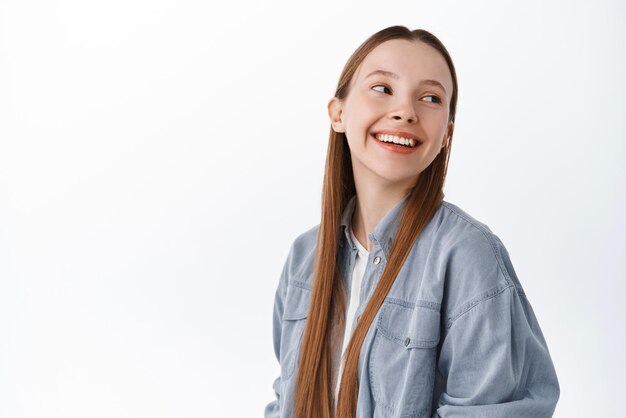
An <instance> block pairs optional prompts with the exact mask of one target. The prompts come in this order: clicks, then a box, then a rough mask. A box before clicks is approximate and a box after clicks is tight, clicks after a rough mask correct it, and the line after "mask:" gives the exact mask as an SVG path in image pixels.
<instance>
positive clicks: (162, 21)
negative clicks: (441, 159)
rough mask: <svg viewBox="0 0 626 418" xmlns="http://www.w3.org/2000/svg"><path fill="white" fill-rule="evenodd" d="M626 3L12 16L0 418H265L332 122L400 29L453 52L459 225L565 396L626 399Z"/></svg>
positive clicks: (5, 15)
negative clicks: (476, 228)
mask: <svg viewBox="0 0 626 418" xmlns="http://www.w3.org/2000/svg"><path fill="white" fill-rule="evenodd" d="M625 17H626V9H625V7H624V4H623V3H622V2H618V1H616V0H615V1H608V0H606V1H596V2H589V1H552V2H550V1H524V2H519V1H518V2H506V1H495V0H494V1H479V2H476V1H446V2H433V1H428V2H427V1H415V0H411V1H389V2H385V3H383V2H368V1H363V0H359V1H350V2H337V1H317V2H310V3H302V2H293V1H282V2H275V1H273V2H272V1H269V2H268V1H247V2H236V1H235V2H232V3H228V4H226V3H224V4H220V5H214V4H212V3H211V2H207V1H196V2H191V1H174V0H157V1H154V0H151V1H137V0H131V1H129V0H123V1H121V0H113V1H106V2H104V1H100V2H84V1H39V2H36V1H24V0H22V1H17V0H13V1H8V0H1V1H0V416H1V417H6V418H21V417H63V418H71V417H76V418H84V417H107V418H109V417H116V418H122V417H152V418H157V417H185V418H187V417H237V418H240V417H254V416H262V414H263V409H264V407H265V404H267V403H268V402H269V401H271V400H272V397H273V391H272V388H271V383H272V382H273V379H274V378H275V377H276V376H278V373H279V366H278V362H277V360H276V359H275V358H274V353H273V348H272V337H271V333H272V330H271V319H272V304H273V297H274V291H275V288H276V285H277V280H278V276H279V273H280V270H281V267H282V264H283V262H284V260H285V257H286V256H287V251H288V248H289V245H290V244H291V242H292V240H293V239H294V238H295V237H296V236H297V235H298V234H299V233H301V232H303V231H304V230H306V229H308V228H310V227H311V226H313V225H315V224H317V223H318V222H319V216H320V198H321V182H322V174H323V165H324V160H325V153H326V146H327V141H328V132H329V127H330V124H329V120H328V116H327V113H326V104H327V102H328V100H329V99H330V97H331V96H332V94H333V92H334V89H335V86H336V83H337V80H338V77H339V73H340V71H341V69H342V68H343V65H344V63H345V62H346V60H347V59H348V57H349V55H350V54H351V53H352V51H353V50H354V49H355V48H356V47H357V46H358V45H359V44H360V43H361V42H363V41H364V40H365V39H366V38H367V37H368V36H369V35H371V34H373V33H374V32H376V31H378V30H380V29H382V28H384V27H387V26H391V25H395V24H401V25H406V26H408V27H409V28H410V29H415V28H423V29H427V30H429V31H431V32H433V33H434V34H435V35H436V36H438V37H439V38H440V39H441V40H442V41H443V42H444V44H445V45H446V47H447V48H448V50H449V51H450V53H451V55H452V58H453V60H454V62H455V64H456V69H457V73H458V80H459V102H458V109H457V118H456V126H455V133H454V140H453V146H452V157H451V161H450V164H451V166H450V169H449V176H448V179H447V183H446V189H445V191H446V200H448V201H450V202H452V203H455V204H457V205H459V206H460V207H461V208H463V209H464V210H466V211H467V212H468V213H470V214H471V215H473V216H474V217H476V218H477V219H479V220H480V221H482V222H484V223H486V224H487V225H488V226H489V227H490V228H491V229H492V230H493V231H494V232H495V233H496V234H497V235H498V236H499V237H500V238H501V239H502V240H503V242H504V243H505V245H506V246H507V248H508V250H509V253H510V255H511V258H512V261H513V264H514V266H515V269H516V272H517V274H518V276H519V278H520V280H521V282H522V285H523V286H524V288H525V290H526V292H527V295H528V297H529V300H530V301H531V304H532V306H533V309H534V310H535V313H536V315H537V317H538V319H539V322H540V325H541V327H542V330H543V332H544V335H545V337H546V340H547V342H548V346H549V349H550V353H551V355H552V358H553V360H554V363H555V367H556V369H557V374H558V377H559V381H560V383H561V398H560V400H559V403H558V405H557V410H556V414H555V416H557V417H590V416H618V414H619V413H621V412H622V411H623V407H621V406H620V404H619V402H617V400H621V399H622V397H623V390H624V383H623V382H624V376H625V375H626V361H625V360H624V355H623V353H624V348H623V346H624V343H625V342H626V337H625V333H624V328H625V327H624V322H623V318H625V317H626V308H625V306H626V303H625V302H624V297H625V296H626V285H625V279H626V274H625V273H624V272H625V271H626V261H625V259H626V239H625V237H626V222H625V221H624V214H625V213H626V196H625V194H626V193H625V192H626V181H625V179H626V172H625V169H624V164H625V163H626V150H625V136H626V135H625V134H626V126H625V117H624V116H625V114H624V109H626V80H625V76H624V74H626V45H625V44H626V29H624V28H625V26H624V21H625Z"/></svg>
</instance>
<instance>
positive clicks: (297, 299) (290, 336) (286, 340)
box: [280, 284, 312, 381]
mask: <svg viewBox="0 0 626 418" xmlns="http://www.w3.org/2000/svg"><path fill="white" fill-rule="evenodd" d="M311 293H312V291H311V290H309V289H305V288H303V287H300V286H298V285H294V284H289V286H288V287H287V293H286V296H285V306H284V311H283V321H282V334H281V340H280V367H281V378H282V380H283V381H285V380H287V379H289V378H291V376H292V375H293V372H294V370H295V368H296V364H297V361H298V359H299V357H300V356H299V353H300V345H301V344H302V335H303V333H304V326H305V325H306V318H307V315H308V311H309V303H310V300H311Z"/></svg>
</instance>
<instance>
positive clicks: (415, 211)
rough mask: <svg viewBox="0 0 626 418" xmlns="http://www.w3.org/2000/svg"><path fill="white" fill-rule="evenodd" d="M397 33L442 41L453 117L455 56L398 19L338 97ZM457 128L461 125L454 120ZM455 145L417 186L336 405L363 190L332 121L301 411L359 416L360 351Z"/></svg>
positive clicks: (304, 417) (351, 67)
mask: <svg viewBox="0 0 626 418" xmlns="http://www.w3.org/2000/svg"><path fill="white" fill-rule="evenodd" d="M391 39H406V40H412V41H421V42H424V43H426V44H427V45H430V46H431V47H433V48H435V49H436V50H437V51H439V52H440V53H441V55H442V56H443V57H444V58H445V60H446V62H447V64H448V67H449V69H450V73H451V75H452V81H453V93H452V98H451V100H450V109H449V122H450V121H452V122H453V121H454V118H455V113H456V103H457V97H458V86H457V79H456V72H455V69H454V65H453V63H452V59H451V58H450V55H449V54H448V51H447V50H446V48H445V47H444V46H443V44H442V43H441V41H439V39H438V38H436V37H435V36H434V35H432V34H431V33H430V32H427V31H425V30H421V29H416V30H413V31H411V30H409V29H408V28H406V27H404V26H391V27H388V28H385V29H383V30H381V31H379V32H377V33H375V34H374V35H372V36H370V37H369V38H368V39H367V40H366V41H365V42H363V44H361V45H360V46H359V47H358V48H357V49H356V50H355V51H354V53H353V54H352V55H351V56H350V58H349V59H348V62H347V63H346V65H345V66H344V68H343V71H342V73H341V76H340V78H339V83H338V85H337V89H336V91H335V97H337V98H338V99H340V100H343V99H345V98H346V96H347V95H348V89H349V85H350V81H351V79H352V77H353V75H354V73H355V71H356V69H357V67H358V66H359V65H360V64H361V62H362V61H363V59H364V58H365V57H366V56H367V54H368V53H369V52H370V51H372V50H373V49H374V48H375V47H376V46H378V45H380V44H381V43H383V42H385V41H388V40H391ZM452 129H453V127H452ZM449 134H450V138H449V139H448V142H447V145H446V146H445V147H444V148H442V150H441V151H440V152H439V154H438V155H437V157H435V159H434V160H433V162H432V163H431V164H430V165H429V166H428V167H427V168H426V169H425V170H424V171H422V172H421V173H420V175H419V177H418V179H417V182H416V184H415V186H414V187H413V188H412V189H411V191H410V192H409V195H408V198H407V200H406V203H405V206H404V208H403V211H402V215H401V220H400V226H399V228H398V230H397V233H396V234H397V236H396V237H395V238H394V240H393V241H392V246H391V250H390V254H389V261H388V263H387V265H386V266H385V269H384V271H383V273H382V276H381V278H380V280H379V282H378V285H377V286H376V289H375V290H374V292H373V294H372V296H371V298H370V300H369V302H368V304H367V306H366V308H365V310H364V311H363V314H362V315H361V317H360V318H359V321H358V323H357V325H356V328H355V329H354V332H353V334H352V337H351V339H350V342H349V343H348V346H347V348H346V360H345V364H344V369H343V374H342V377H341V384H340V389H339V395H338V400H337V401H338V402H337V409H336V411H335V405H334V403H335V402H334V401H335V399H334V390H333V379H334V377H333V373H336V371H335V370H333V353H334V350H335V349H336V347H337V346H336V345H335V344H336V343H337V340H338V338H337V337H338V335H341V333H339V332H338V331H337V330H338V329H343V325H344V323H345V318H344V316H345V306H346V300H345V299H346V292H345V286H344V284H343V280H342V277H341V272H340V269H339V264H338V250H339V248H338V246H339V240H340V233H341V214H342V213H343V210H344V209H345V207H346V205H347V203H348V201H349V199H350V198H351V197H352V196H353V195H354V194H355V185H354V176H353V172H352V159H351V156H350V149H349V148H348V143H347V140H346V136H345V134H344V133H339V132H335V131H334V130H333V129H332V127H331V129H330V136H329V140H328V151H327V158H326V167H325V172H324V183H323V188H322V219H321V223H320V229H319V233H318V237H317V243H316V245H317V250H316V260H315V268H314V276H313V285H312V294H311V302H310V307H309V313H308V319H307V323H306V327H305V330H304V335H303V341H302V347H301V350H300V360H299V362H298V368H297V381H296V389H295V400H294V402H295V404H294V410H295V418H332V417H337V418H355V417H356V406H357V397H358V386H359V384H358V363H359V353H360V351H361V346H362V345H363V341H364V339H365V336H366V334H367V332H368V329H369V328H370V325H371V324H372V322H373V320H374V317H375V316H376V314H377V312H378V310H379V309H380V307H381V305H382V304H383V301H384V299H385V297H386V296H387V294H388V293H389V289H391V286H392V285H393V282H394V281H395V278H396V276H397V275H398V272H399V271H400V268H401V267H402V265H403V264H404V261H405V260H406V258H407V256H408V254H409V252H410V250H411V248H412V246H413V244H414V243H415V240H416V239H417V237H418V235H419V234H420V232H421V231H422V230H423V229H424V227H425V226H426V225H427V223H428V222H429V221H430V219H431V218H432V216H433V215H434V213H435V212H436V211H437V209H438V208H439V206H440V205H441V202H442V201H443V198H444V193H443V186H444V182H445V178H446V172H447V167H448V160H449V156H450V146H451V144H452V130H450V132H449Z"/></svg>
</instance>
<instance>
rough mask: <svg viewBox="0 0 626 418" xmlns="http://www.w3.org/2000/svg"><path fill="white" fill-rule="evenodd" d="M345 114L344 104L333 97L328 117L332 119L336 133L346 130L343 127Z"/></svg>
mask: <svg viewBox="0 0 626 418" xmlns="http://www.w3.org/2000/svg"><path fill="white" fill-rule="evenodd" d="M342 113H343V103H342V102H341V100H339V99H338V98H337V97H333V98H332V99H330V100H329V101H328V117H330V124H331V125H332V127H333V131H335V132H345V131H346V129H345V128H344V126H343V120H342V118H341V116H342Z"/></svg>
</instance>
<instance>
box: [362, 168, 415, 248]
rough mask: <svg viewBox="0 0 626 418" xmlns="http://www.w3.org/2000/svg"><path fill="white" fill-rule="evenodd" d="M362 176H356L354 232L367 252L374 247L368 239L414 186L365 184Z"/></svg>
mask: <svg viewBox="0 0 626 418" xmlns="http://www.w3.org/2000/svg"><path fill="white" fill-rule="evenodd" d="M363 180H364V179H363V177H362V176H357V173H355V176H354V185H355V188H356V195H357V198H356V205H355V207H354V213H353V215H352V223H351V227H352V232H353V233H354V235H355V237H356V239H357V240H359V242H360V243H361V245H363V247H365V248H366V249H367V251H372V249H373V245H372V243H371V242H370V240H369V239H368V236H369V234H370V233H371V232H372V231H373V230H374V228H375V227H376V225H378V223H379V222H380V220H381V219H382V218H384V216H385V215H386V214H387V213H388V212H389V211H390V210H391V209H392V208H393V207H394V206H395V205H396V204H397V203H398V202H399V201H400V200H401V199H402V198H403V197H404V196H406V194H407V193H409V192H410V190H411V187H412V185H409V186H407V184H397V183H389V182H385V183H384V184H383V183H382V182H378V183H377V182H365V181H363Z"/></svg>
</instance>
